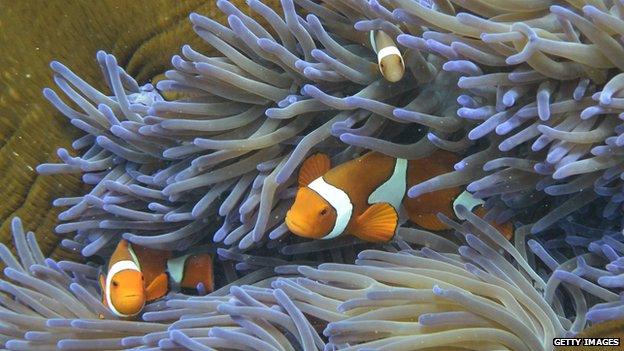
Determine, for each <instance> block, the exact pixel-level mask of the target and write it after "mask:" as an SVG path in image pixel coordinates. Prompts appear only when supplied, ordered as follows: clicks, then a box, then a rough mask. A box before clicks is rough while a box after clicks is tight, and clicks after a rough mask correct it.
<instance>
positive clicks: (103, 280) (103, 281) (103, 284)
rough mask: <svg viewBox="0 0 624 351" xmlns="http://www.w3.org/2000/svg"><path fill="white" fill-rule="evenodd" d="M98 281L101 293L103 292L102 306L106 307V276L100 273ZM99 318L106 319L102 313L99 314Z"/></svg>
mask: <svg viewBox="0 0 624 351" xmlns="http://www.w3.org/2000/svg"><path fill="white" fill-rule="evenodd" d="M98 281H99V282H100V291H101V292H102V304H103V305H104V306H106V305H107V303H106V277H105V276H104V274H102V273H100V275H99V277H98ZM98 317H99V318H100V319H104V315H103V314H101V313H98Z"/></svg>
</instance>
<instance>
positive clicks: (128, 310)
mask: <svg viewBox="0 0 624 351" xmlns="http://www.w3.org/2000/svg"><path fill="white" fill-rule="evenodd" d="M99 282H100V288H101V291H102V303H103V304H104V305H105V306H106V307H107V308H108V309H109V310H110V311H111V312H112V313H113V314H114V315H116V316H117V317H121V318H132V317H135V316H136V315H138V314H139V313H140V312H141V311H142V310H143V307H144V306H145V304H146V303H147V302H151V301H153V300H156V299H159V298H161V297H163V296H165V295H166V294H167V293H168V292H169V290H170V288H173V287H179V288H181V289H190V290H194V289H195V288H196V287H197V286H198V284H200V283H201V284H203V286H204V289H205V290H206V291H207V292H212V291H213V289H214V273H213V267H212V256H211V255H210V254H209V253H197V254H190V255H184V256H180V257H175V258H172V255H171V252H170V251H164V250H154V249H150V248H146V247H143V246H138V245H132V244H131V243H129V242H128V241H126V240H121V241H120V242H119V244H118V245H117V247H116V248H115V251H114V252H113V254H112V256H111V258H110V261H109V263H108V269H107V273H106V274H100V277H99Z"/></svg>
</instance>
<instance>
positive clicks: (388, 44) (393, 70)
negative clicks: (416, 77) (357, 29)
mask: <svg viewBox="0 0 624 351" xmlns="http://www.w3.org/2000/svg"><path fill="white" fill-rule="evenodd" d="M370 42H371V46H372V48H373V50H375V53H376V54H377V65H378V66H379V71H380V72H381V75H382V76H383V77H384V78H385V79H386V80H387V81H388V82H391V83H394V82H398V81H400V80H401V79H402V78H403V74H404V73H405V62H404V61H403V55H401V51H399V49H398V48H397V47H396V45H395V43H394V40H392V37H390V36H389V35H388V34H386V33H385V32H384V31H382V30H372V31H370Z"/></svg>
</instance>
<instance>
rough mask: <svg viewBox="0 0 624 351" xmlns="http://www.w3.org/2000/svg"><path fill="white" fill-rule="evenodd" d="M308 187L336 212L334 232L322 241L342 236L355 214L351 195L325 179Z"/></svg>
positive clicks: (320, 179) (321, 178)
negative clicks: (352, 215)
mask: <svg viewBox="0 0 624 351" xmlns="http://www.w3.org/2000/svg"><path fill="white" fill-rule="evenodd" d="M308 187H309V188H310V189H312V190H314V191H316V192H317V193H318V194H319V195H321V197H322V198H323V199H325V201H327V202H329V204H330V205H331V207H333V208H334V210H336V223H335V224H334V228H333V229H332V231H331V232H330V233H329V234H327V235H325V236H324V237H322V238H321V239H331V238H335V237H337V236H338V235H340V234H342V233H343V232H344V230H345V229H346V228H347V225H348V224H349V220H350V219H351V214H352V213H353V204H352V203H351V199H349V195H347V193H345V192H344V191H342V190H341V189H338V188H336V187H335V186H333V185H331V184H329V183H327V182H326V181H325V180H324V179H323V177H320V178H317V179H316V180H314V181H313V182H312V183H310V184H309V185H308Z"/></svg>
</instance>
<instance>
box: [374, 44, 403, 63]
mask: <svg viewBox="0 0 624 351" xmlns="http://www.w3.org/2000/svg"><path fill="white" fill-rule="evenodd" d="M390 55H399V57H400V58H401V63H403V56H401V52H400V51H399V49H397V47H396V46H386V47H385V48H383V49H381V50H379V52H378V53H377V63H378V64H380V65H381V60H383V59H384V58H385V57H386V56H390Z"/></svg>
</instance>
